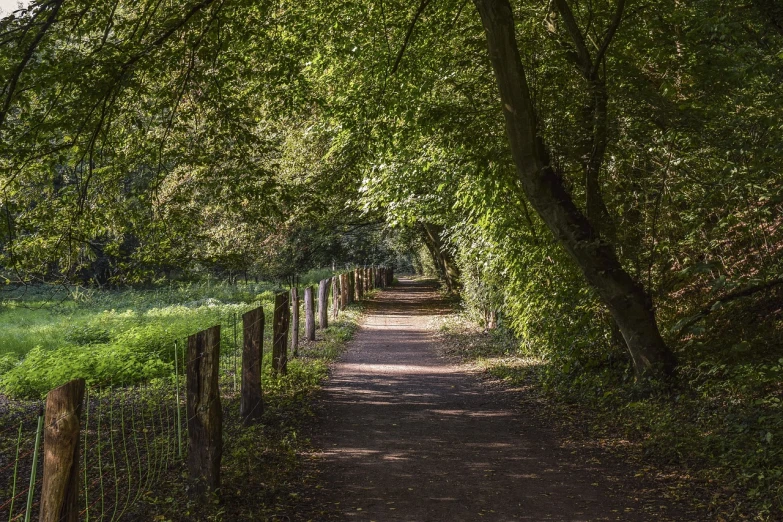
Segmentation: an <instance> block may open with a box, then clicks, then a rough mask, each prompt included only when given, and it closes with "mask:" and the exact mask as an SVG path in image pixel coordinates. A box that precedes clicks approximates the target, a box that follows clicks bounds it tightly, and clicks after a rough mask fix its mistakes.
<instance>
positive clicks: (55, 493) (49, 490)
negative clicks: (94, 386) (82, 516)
mask: <svg viewBox="0 0 783 522" xmlns="http://www.w3.org/2000/svg"><path fill="white" fill-rule="evenodd" d="M83 401H84V379H74V380H72V381H70V382H68V383H66V384H63V385H62V386H60V387H58V388H55V389H53V390H52V391H50V392H49V393H48V394H46V414H45V415H46V416H45V418H44V459H43V468H44V469H43V481H42V486H41V511H40V515H39V520H41V521H45V522H57V521H60V520H62V521H65V522H76V521H77V520H78V519H79V509H78V508H77V507H76V504H77V500H78V498H79V488H78V485H79V429H80V421H81V416H82V402H83Z"/></svg>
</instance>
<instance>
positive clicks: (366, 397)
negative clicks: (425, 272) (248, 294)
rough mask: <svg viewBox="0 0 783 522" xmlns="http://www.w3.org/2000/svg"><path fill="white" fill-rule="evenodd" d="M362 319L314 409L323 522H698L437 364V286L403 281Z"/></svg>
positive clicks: (600, 456) (515, 404)
mask: <svg viewBox="0 0 783 522" xmlns="http://www.w3.org/2000/svg"><path fill="white" fill-rule="evenodd" d="M367 306H368V313H367V315H366V317H365V319H364V320H363V323H362V326H361V328H360V330H359V331H358V332H357V333H356V336H355V338H354V340H353V341H352V342H351V343H350V344H349V346H348V349H347V351H346V352H345V353H344V354H343V356H342V357H341V358H340V360H339V361H338V362H337V363H336V364H335V365H334V367H333V370H332V373H331V376H330V379H329V381H328V382H327V383H326V385H325V388H324V390H323V392H322V395H321V398H320V400H319V404H318V417H319V420H318V423H317V426H316V430H315V433H316V434H317V435H315V437H314V439H313V443H314V445H315V447H317V448H321V453H320V454H319V456H318V459H317V461H318V462H317V467H318V468H319V475H320V480H321V485H320V488H321V489H320V493H319V494H318V495H317V497H316V499H315V500H316V501H317V502H318V503H320V505H321V506H322V508H323V509H324V510H325V511H322V514H323V515H322V517H319V518H334V519H341V520H376V521H384V520H416V521H459V520H568V521H595V520H624V521H626V520H627V521H637V520H698V519H699V516H697V515H695V514H694V513H693V512H690V513H687V514H686V510H685V508H684V507H683V506H679V505H674V504H672V501H670V500H666V499H665V498H663V497H662V496H660V495H659V491H658V490H657V489H656V488H655V487H650V485H649V484H646V483H644V482H643V479H637V478H636V477H635V476H634V475H635V472H634V470H633V469H632V467H631V466H630V465H627V464H625V463H623V462H622V461H619V460H618V459H617V458H615V457H612V456H609V455H605V454H604V453H603V452H601V451H600V450H598V449H593V448H586V449H584V450H578V451H577V450H574V448H573V445H571V446H569V445H568V444H566V443H565V442H564V436H563V434H562V433H560V432H559V431H558V426H557V424H558V423H557V422H556V420H555V419H552V421H551V422H548V421H547V419H546V418H543V419H542V418H540V416H536V415H531V414H529V411H528V413H526V409H528V410H529V407H530V403H528V402H526V397H525V392H524V391H523V390H519V389H516V390H514V389H508V388H504V387H502V386H497V385H490V384H487V383H486V382H483V381H482V380H481V379H480V378H479V377H478V376H476V375H475V373H472V372H470V371H468V370H467V369H465V368H464V367H461V366H460V365H459V364H458V363H456V362H455V361H454V360H450V359H448V358H446V357H443V356H442V355H440V351H439V348H438V344H437V342H436V337H435V335H434V332H433V331H432V330H431V329H430V328H429V327H428V325H429V324H431V323H432V319H433V316H437V315H440V314H446V313H450V311H451V309H450V307H449V305H448V303H447V301H445V300H444V299H443V298H442V297H441V296H440V295H439V294H438V292H437V289H436V287H435V285H434V284H433V282H431V281H429V282H428V281H417V280H413V279H401V281H400V284H399V285H398V286H395V287H393V288H389V289H386V290H384V291H382V292H380V294H379V296H378V297H377V298H376V299H374V300H372V301H371V302H369V304H368V305H367ZM327 512H328V513H330V516H327V514H326V513H327Z"/></svg>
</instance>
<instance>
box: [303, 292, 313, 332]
mask: <svg viewBox="0 0 783 522" xmlns="http://www.w3.org/2000/svg"><path fill="white" fill-rule="evenodd" d="M304 302H305V338H306V339H307V340H308V341H315V305H314V303H313V287H312V286H308V287H307V288H305V291H304Z"/></svg>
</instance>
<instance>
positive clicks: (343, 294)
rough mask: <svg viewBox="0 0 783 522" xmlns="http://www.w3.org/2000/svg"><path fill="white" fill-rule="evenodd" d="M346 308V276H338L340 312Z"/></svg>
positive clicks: (345, 274) (344, 274)
mask: <svg viewBox="0 0 783 522" xmlns="http://www.w3.org/2000/svg"><path fill="white" fill-rule="evenodd" d="M347 306H348V274H347V273H345V272H344V273H342V274H340V310H345V308H346V307H347Z"/></svg>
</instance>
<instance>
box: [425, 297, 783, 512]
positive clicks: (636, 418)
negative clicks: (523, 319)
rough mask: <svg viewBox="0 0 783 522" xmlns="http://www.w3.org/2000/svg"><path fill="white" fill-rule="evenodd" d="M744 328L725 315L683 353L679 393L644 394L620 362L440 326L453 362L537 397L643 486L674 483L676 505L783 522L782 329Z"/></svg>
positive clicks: (648, 390) (467, 324) (647, 388)
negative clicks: (681, 500) (643, 477)
mask: <svg viewBox="0 0 783 522" xmlns="http://www.w3.org/2000/svg"><path fill="white" fill-rule="evenodd" d="M778 315H779V311H778ZM737 319H738V317H736V311H726V312H725V314H723V315H720V314H717V315H716V317H714V318H712V320H711V322H710V323H709V325H708V326H709V327H708V328H705V329H704V333H703V334H702V335H694V336H691V337H690V338H689V339H687V340H686V341H683V342H682V344H681V345H678V348H679V352H680V369H679V373H678V382H676V383H675V384H674V385H673V386H671V385H666V386H663V385H661V384H659V383H650V382H637V381H636V380H635V379H634V378H633V374H632V371H631V367H630V365H629V363H628V361H627V358H625V357H623V354H622V353H620V354H618V353H615V352H609V353H608V354H607V355H606V356H605V357H604V358H603V359H596V358H595V357H590V358H588V357H578V356H576V354H575V351H574V350H565V349H564V350H562V351H561V352H559V353H549V354H544V355H542V354H536V353H535V351H533V350H531V349H530V347H529V346H526V345H525V344H524V343H522V342H520V340H519V339H517V338H515V336H514V335H513V334H512V333H511V332H509V331H508V330H504V329H498V330H491V331H483V330H482V329H481V328H480V327H478V326H477V325H476V324H474V323H473V322H471V321H470V320H469V319H468V318H467V317H466V316H465V315H464V314H462V315H459V314H454V315H452V316H449V317H447V318H446V319H443V321H442V323H441V326H440V332H441V335H442V336H443V340H444V346H445V347H446V350H447V352H448V353H450V354H451V355H454V356H457V357H459V358H460V359H461V360H463V361H464V362H469V363H471V364H473V365H474V366H475V367H477V368H478V369H480V370H481V371H483V372H485V373H486V374H487V375H489V376H491V377H493V378H496V379H501V380H503V381H505V382H506V383H507V384H508V385H512V386H524V387H526V388H527V389H528V390H529V391H530V392H531V393H533V394H534V395H535V394H536V393H537V394H538V397H539V399H540V402H541V406H542V407H543V408H545V409H549V410H551V411H550V413H553V412H554V413H556V414H557V417H558V418H559V419H561V420H563V422H565V423H566V424H569V423H570V426H571V428H572V429H573V430H575V431H579V432H581V433H583V434H584V432H585V427H586V432H587V433H586V436H587V437H588V438H589V439H591V440H593V441H600V444H601V445H603V446H605V447H608V448H610V449H613V450H614V451H616V452H618V453H622V456H623V458H625V459H631V460H635V461H636V462H637V464H638V467H639V468H640V470H641V471H640V473H641V474H644V473H656V474H659V475H661V474H665V475H666V476H668V477H669V479H673V481H674V483H675V484H676V486H677V487H675V488H673V489H672V491H671V494H672V495H673V496H685V495H688V496H690V497H691V498H690V499H689V500H690V501H691V502H693V503H695V507H696V508H698V509H699V510H700V511H701V512H703V513H705V515H706V517H707V518H709V519H711V520H736V519H752V520H781V519H783V446H781V440H783V410H782V409H781V398H782V393H783V389H782V388H781V382H783V358H779V357H780V353H781V352H780V344H779V343H780V337H779V335H780V324H781V323H780V321H777V322H776V321H774V320H773V321H771V322H770V323H769V324H770V325H771V326H768V327H766V328H759V326H758V324H756V325H753V324H752V323H751V324H748V325H746V327H745V328H740V329H739V331H737V328H733V327H732V324H734V322H736V320H737ZM775 339H777V341H776V340H775ZM765 343H766V344H765ZM776 343H777V344H776ZM686 348H687V349H686ZM774 354H777V356H775V355H774ZM577 426H579V427H578V428H577ZM645 470H647V471H645ZM683 486H684V487H685V489H678V488H682V487H683Z"/></svg>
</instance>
